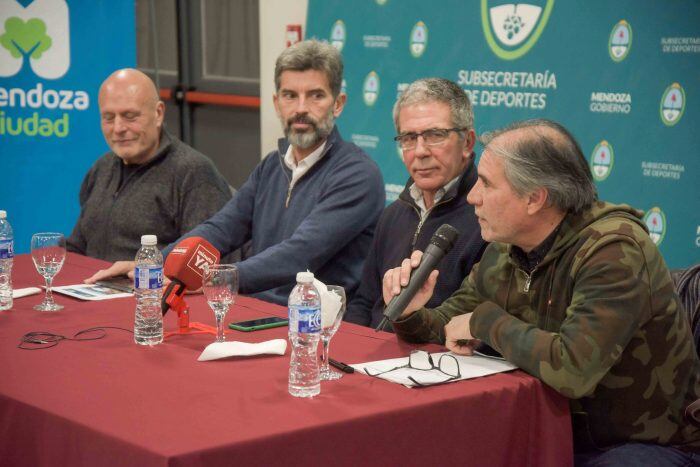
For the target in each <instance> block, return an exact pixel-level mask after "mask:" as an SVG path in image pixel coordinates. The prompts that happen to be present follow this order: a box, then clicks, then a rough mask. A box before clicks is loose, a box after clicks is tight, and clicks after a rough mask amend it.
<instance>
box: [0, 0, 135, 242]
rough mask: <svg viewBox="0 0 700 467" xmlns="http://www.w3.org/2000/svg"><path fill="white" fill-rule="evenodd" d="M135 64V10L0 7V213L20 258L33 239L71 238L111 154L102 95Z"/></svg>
mask: <svg viewBox="0 0 700 467" xmlns="http://www.w3.org/2000/svg"><path fill="white" fill-rule="evenodd" d="M135 64H136V30H135V21H134V3H133V2H113V1H106V0H104V1H102V0H100V1H94V0H68V1H66V0H0V161H1V163H2V170H1V175H0V178H1V180H0V209H4V210H6V211H7V216H8V220H9V221H10V223H11V224H12V227H13V230H14V235H15V252H16V253H27V252H28V251H29V243H30V240H31V237H32V234H33V233H36V232H46V231H51V232H62V233H63V234H65V235H66V236H68V235H69V234H70V233H71V231H72V229H73V225H74V224H75V221H76V219H77V218H78V214H79V211H80V207H79V204H78V193H79V191H80V184H81V183H82V181H83V177H84V176H85V174H86V173H87V171H88V169H89V168H90V166H91V165H92V164H93V162H94V161H95V160H97V158H98V157H99V156H101V155H102V154H104V153H105V152H106V151H107V150H108V147H107V144H106V143H105V141H104V138H103V137H102V131H101V130H100V115H99V110H98V105H97V93H98V89H99V87H100V84H101V83H102V81H103V80H104V79H105V78H106V77H107V76H108V75H109V74H110V73H111V72H112V71H114V70H116V69H118V68H123V67H126V66H135ZM134 209H135V210H137V209H138V207H137V206H135V207H134Z"/></svg>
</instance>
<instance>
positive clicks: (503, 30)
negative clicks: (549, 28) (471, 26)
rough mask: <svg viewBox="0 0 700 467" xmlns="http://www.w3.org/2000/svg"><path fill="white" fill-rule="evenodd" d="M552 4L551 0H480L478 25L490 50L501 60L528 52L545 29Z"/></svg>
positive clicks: (518, 56)
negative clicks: (525, 0) (520, 0)
mask: <svg viewBox="0 0 700 467" xmlns="http://www.w3.org/2000/svg"><path fill="white" fill-rule="evenodd" d="M553 7H554V0H546V1H545V0H541V1H533V2H530V3H504V2H498V1H494V0H481V26H482V28H483V30H484V36H485V37H486V42H487V43H488V45H489V47H490V48H491V50H492V51H493V53H495V54H496V56H497V57H499V58H501V59H503V60H515V59H516V58H520V57H522V56H523V55H525V54H526V53H528V52H529V51H530V49H531V48H532V47H533V46H534V45H535V44H536V43H537V40H538V39H539V38H540V35H541V34H542V31H544V28H545V26H546V25H547V21H548V20H549V16H550V14H551V13H552V8H553Z"/></svg>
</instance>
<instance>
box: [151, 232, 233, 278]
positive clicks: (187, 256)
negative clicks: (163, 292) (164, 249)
mask: <svg viewBox="0 0 700 467" xmlns="http://www.w3.org/2000/svg"><path fill="white" fill-rule="evenodd" d="M220 257H221V254H220V253H219V250H217V249H216V248H214V246H213V245H212V244H211V243H209V242H208V241H206V240H205V239H203V238H202V237H189V238H186V239H184V240H183V241H181V242H180V243H178V244H177V245H175V248H173V249H172V251H171V252H170V254H169V255H168V257H167V258H166V259H165V264H164V265H163V273H164V274H165V276H166V277H168V278H170V279H171V280H179V281H180V282H182V283H183V284H184V285H185V288H187V289H189V290H196V289H198V288H200V287H201V286H202V276H203V275H204V269H203V268H204V265H205V264H206V265H210V264H216V263H218V262H219V258H220Z"/></svg>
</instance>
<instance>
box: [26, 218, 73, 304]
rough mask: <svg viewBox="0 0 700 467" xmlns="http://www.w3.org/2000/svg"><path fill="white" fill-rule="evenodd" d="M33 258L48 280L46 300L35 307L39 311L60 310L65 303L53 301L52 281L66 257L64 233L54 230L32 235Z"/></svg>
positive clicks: (35, 264) (37, 267)
mask: <svg viewBox="0 0 700 467" xmlns="http://www.w3.org/2000/svg"><path fill="white" fill-rule="evenodd" d="M31 248H32V260H33V261H34V266H35V267H36V270H37V271H38V272H39V274H41V275H42V276H43V277H44V280H45V281H46V295H45V296H44V301H43V302H41V303H40V304H38V305H36V306H35V307H34V309H35V310H39V311H58V310H61V309H63V305H59V304H58V303H56V302H54V301H53V296H52V295H51V282H52V281H53V276H55V275H56V274H58V271H60V270H61V267H62V266H63V261H64V260H65V259H66V239H65V238H64V237H63V234H60V233H54V232H42V233H36V234H34V235H32V245H31Z"/></svg>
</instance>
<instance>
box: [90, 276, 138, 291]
mask: <svg viewBox="0 0 700 467" xmlns="http://www.w3.org/2000/svg"><path fill="white" fill-rule="evenodd" d="M95 284H96V285H101V286H102V287H107V288H108V289H114V290H119V291H121V292H126V293H133V292H134V280H133V279H130V278H129V277H128V276H114V277H110V278H109V279H103V280H101V281H97V282H95Z"/></svg>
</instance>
